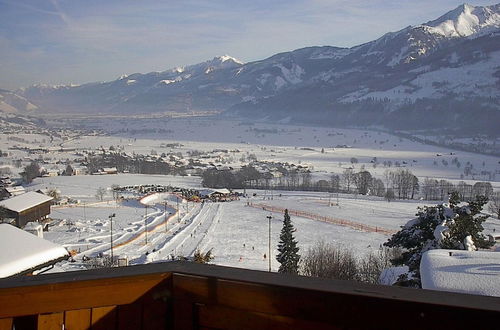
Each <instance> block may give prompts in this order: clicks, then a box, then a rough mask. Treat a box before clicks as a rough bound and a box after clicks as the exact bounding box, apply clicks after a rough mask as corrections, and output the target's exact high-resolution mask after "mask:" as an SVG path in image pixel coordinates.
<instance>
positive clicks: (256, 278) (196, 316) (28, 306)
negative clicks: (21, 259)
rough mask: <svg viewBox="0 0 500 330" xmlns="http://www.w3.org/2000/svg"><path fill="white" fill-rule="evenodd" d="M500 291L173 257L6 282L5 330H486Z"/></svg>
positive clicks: (1, 301)
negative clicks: (424, 286)
mask: <svg viewBox="0 0 500 330" xmlns="http://www.w3.org/2000/svg"><path fill="white" fill-rule="evenodd" d="M499 317H500V298H497V297H486V296H476V295H467V294H461V293H451V292H438V291H430V290H417V289H408V288H401V287H391V286H381V285H369V284H363V283H357V282H351V281H339V280H326V279H319V278H309V277H302V276H293V275H284V274H278V273H267V272H261V271H252V270H245V269H237V268H229V267H221V266H213V265H200V264H195V263H192V262H169V263H157V264H146V265H138V266H130V267H118V268H111V269H109V268H107V269H96V270H88V271H78V272H67V273H56V274H47V275H38V276H31V277H18V278H10V279H3V280H0V329H2V330H4V329H8V330H11V329H13V326H14V327H15V329H108V330H112V329H148V330H156V329H287V330H289V329H478V327H479V328H480V327H482V326H487V327H492V328H494V327H495V324H497V323H498V320H499Z"/></svg>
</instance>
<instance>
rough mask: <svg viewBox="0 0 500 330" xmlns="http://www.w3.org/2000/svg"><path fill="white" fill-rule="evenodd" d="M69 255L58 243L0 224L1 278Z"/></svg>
mask: <svg viewBox="0 0 500 330" xmlns="http://www.w3.org/2000/svg"><path fill="white" fill-rule="evenodd" d="M66 256H68V251H67V250H66V249H65V248H64V247H62V246H60V245H57V244H54V243H52V242H49V241H47V240H44V239H42V238H39V237H37V236H35V235H33V234H30V233H28V232H25V231H24V230H21V229H19V228H17V227H14V226H12V225H9V224H5V223H4V224H0V278H3V277H8V276H12V275H16V274H19V273H23V272H25V271H27V270H31V269H36V268H37V267H39V266H42V265H46V264H47V263H50V262H51V261H56V260H59V259H61V258H64V257H66Z"/></svg>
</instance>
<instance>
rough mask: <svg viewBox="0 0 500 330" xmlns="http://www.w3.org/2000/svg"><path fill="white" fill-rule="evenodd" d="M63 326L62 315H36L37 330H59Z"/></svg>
mask: <svg viewBox="0 0 500 330" xmlns="http://www.w3.org/2000/svg"><path fill="white" fill-rule="evenodd" d="M63 324H64V313H51V314H40V315H38V330H56V329H57V330H60V329H62V328H63Z"/></svg>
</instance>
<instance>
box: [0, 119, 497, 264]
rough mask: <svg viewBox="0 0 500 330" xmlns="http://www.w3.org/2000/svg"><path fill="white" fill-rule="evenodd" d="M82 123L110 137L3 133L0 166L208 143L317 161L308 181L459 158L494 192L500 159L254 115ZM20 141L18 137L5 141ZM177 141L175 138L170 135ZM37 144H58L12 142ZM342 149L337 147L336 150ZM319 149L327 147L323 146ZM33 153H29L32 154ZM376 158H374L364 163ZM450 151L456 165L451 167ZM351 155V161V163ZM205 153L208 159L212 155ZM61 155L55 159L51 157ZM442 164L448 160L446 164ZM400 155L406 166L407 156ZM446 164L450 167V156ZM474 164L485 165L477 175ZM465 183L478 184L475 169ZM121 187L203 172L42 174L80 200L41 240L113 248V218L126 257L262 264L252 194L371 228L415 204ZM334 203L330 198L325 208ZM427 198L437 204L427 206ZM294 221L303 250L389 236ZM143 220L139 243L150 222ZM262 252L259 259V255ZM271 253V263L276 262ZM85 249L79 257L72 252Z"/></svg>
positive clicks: (407, 215) (226, 157)
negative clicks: (185, 199) (208, 199)
mask: <svg viewBox="0 0 500 330" xmlns="http://www.w3.org/2000/svg"><path fill="white" fill-rule="evenodd" d="M79 123H80V124H81V125H82V126H85V127H86V128H91V129H92V128H97V129H103V130H104V131H106V132H107V133H109V134H110V136H86V135H81V136H76V137H71V138H70V139H65V140H64V141H63V140H62V139H55V140H53V141H50V139H49V138H48V137H47V136H44V135H37V134H24V133H19V134H8V135H7V134H0V148H1V150H2V151H3V152H8V154H9V155H8V156H7V157H2V159H1V160H0V166H9V167H10V168H11V169H12V171H13V172H14V173H17V172H19V171H20V170H21V169H22V167H16V166H14V162H13V160H14V159H22V166H24V165H25V164H27V163H28V162H29V161H30V159H33V157H40V158H41V159H43V160H45V163H46V164H44V166H47V167H49V168H50V167H53V168H64V166H65V165H64V162H65V160H66V159H68V158H69V159H73V158H74V157H76V155H75V152H68V151H65V152H60V151H56V149H57V147H60V146H61V145H62V146H63V147H65V148H75V149H77V150H89V149H96V148H101V147H103V148H106V149H107V148H109V147H110V146H115V147H117V146H120V147H121V148H123V150H124V151H125V152H127V153H132V152H135V153H140V154H150V153H151V152H152V151H154V152H155V153H157V154H161V153H163V152H166V153H168V152H181V153H182V154H183V155H184V156H187V153H188V151H192V150H199V151H207V152H208V151H213V150H214V149H227V150H233V151H235V152H233V153H223V152H219V153H217V152H215V153H212V154H211V156H210V157H213V159H212V160H214V161H215V159H216V158H218V161H217V162H223V163H224V164H225V165H228V166H235V167H238V166H241V165H243V164H246V161H245V162H243V161H240V158H242V156H244V157H248V156H249V155H251V154H255V155H256V156H257V158H258V159H259V160H269V161H286V162H291V163H295V164H307V165H309V166H311V167H312V168H313V176H314V177H315V179H319V178H326V177H327V176H329V175H330V174H332V173H337V174H340V173H342V172H343V171H344V170H345V168H347V167H351V166H353V167H354V169H355V171H358V170H360V169H361V168H362V166H365V167H366V169H367V170H369V171H370V172H371V173H372V174H374V175H375V176H378V177H382V176H383V173H384V171H385V170H387V169H389V167H388V166H383V163H384V162H389V161H390V162H392V164H393V165H392V167H390V169H394V168H395V164H396V162H399V163H400V165H401V166H402V167H403V166H405V167H407V168H409V169H410V170H411V171H412V172H413V173H414V174H415V175H417V176H419V178H420V179H421V180H422V179H423V178H426V177H430V178H436V179H447V180H451V181H454V182H457V181H459V180H460V179H461V178H460V176H461V174H462V173H463V168H464V166H465V164H466V163H469V164H472V165H473V168H474V171H475V172H477V173H479V174H477V175H476V176H475V177H474V179H475V180H485V179H486V178H487V177H492V174H494V175H493V177H492V178H491V180H492V181H491V183H492V185H493V187H494V188H496V189H500V158H498V157H492V156H484V155H478V154H473V153H466V152H460V151H455V150H451V149H446V148H441V147H435V146H428V145H423V144H420V143H416V142H413V141H409V140H405V139H400V138H399V137H395V136H392V135H389V134H386V133H382V132H374V131H365V130H356V129H334V128H324V127H323V128H315V127H304V126H302V127H301V126H292V125H271V124H249V123H243V122H240V121H231V120H217V121H214V120H209V119H204V118H188V119H186V118H182V119H169V118H155V119H147V118H143V119H139V118H134V119H132V120H130V119H126V118H121V119H116V118H107V119H106V118H100V119H99V120H95V121H92V120H87V121H86V120H81V121H80V122H79ZM12 138H15V139H12ZM173 143H179V144H180V146H179V147H171V146H168V145H169V144H173ZM14 145H18V146H21V147H23V146H42V147H53V149H52V151H49V152H47V153H45V154H43V155H28V154H27V153H26V152H25V151H22V150H9V149H8V148H9V147H12V146H14ZM340 146H342V147H340ZM322 149H324V153H323V152H321V150H322ZM30 157H31V158H30ZM374 157H376V158H377V162H378V163H379V165H378V166H376V167H374V165H373V164H372V163H371V161H372V160H373V159H374ZM455 157H456V158H457V159H458V160H459V162H460V164H461V166H460V167H459V166H456V165H453V164H452V160H453V159H454V158H455ZM351 158H356V159H357V161H358V163H356V164H351ZM212 160H210V161H212ZM58 161H60V164H57V162H58ZM443 161H444V162H443ZM405 163H406V164H405ZM445 164H447V165H445ZM481 172H484V173H489V174H480V173H481ZM467 179H469V180H465V181H468V183H470V184H473V183H474V182H475V181H474V180H472V178H471V177H468V178H467ZM113 184H118V185H138V184H163V185H172V186H180V187H186V188H189V187H192V188H196V187H200V186H201V179H200V178H199V177H175V176H162V175H132V174H119V175H102V176H72V177H61V176H60V177H51V178H38V179H36V180H35V181H34V183H33V184H31V185H29V186H28V187H26V188H27V190H37V189H45V188H57V189H58V190H60V192H61V194H62V195H63V196H67V197H71V198H73V199H76V200H79V201H80V204H79V205H78V206H76V207H54V208H53V210H52V214H51V216H52V218H54V219H55V221H54V223H53V226H52V227H51V229H50V231H49V232H48V233H46V238H47V239H49V240H51V241H53V242H56V243H60V244H63V245H64V246H66V247H67V248H68V249H70V250H76V251H80V254H79V255H78V256H77V258H76V259H77V260H80V259H81V257H82V256H83V255H84V254H85V255H96V254H99V253H105V254H107V253H109V248H110V229H111V228H110V223H109V216H110V215H111V214H115V217H114V218H113V232H114V235H113V237H114V242H115V245H118V246H117V248H116V250H115V254H116V255H122V256H123V255H126V256H128V258H129V260H130V262H131V263H132V264H133V263H144V262H155V261H158V260H166V259H169V258H170V257H171V255H176V256H177V255H183V256H189V255H192V253H193V252H194V251H195V250H196V249H201V250H202V251H207V250H208V249H213V253H214V255H215V259H214V262H215V263H217V264H221V265H229V266H235V267H245V268H252V269H262V270H265V269H267V267H268V260H269V252H268V221H267V218H266V217H267V216H268V215H269V212H266V211H263V210H260V209H256V208H253V207H248V206H247V203H248V202H254V203H264V204H266V205H270V206H278V207H285V208H289V209H294V210H299V211H307V212H311V213H314V214H317V215H318V216H329V217H335V218H340V219H345V220H349V221H354V222H358V223H363V224H366V225H370V226H378V227H381V228H387V229H390V230H397V229H398V227H399V226H400V225H402V224H404V223H406V221H408V220H410V219H412V218H413V217H414V215H415V213H416V212H417V207H418V206H421V205H423V204H424V202H422V201H393V202H391V203H388V202H386V201H384V200H382V199H379V198H375V197H362V196H358V197H355V196H353V195H340V196H338V198H337V196H336V195H333V196H329V195H328V194H321V193H309V192H281V197H280V196H279V194H280V192H274V193H273V194H274V195H273V198H272V199H269V198H268V197H269V196H268V195H267V196H266V199H264V196H263V194H264V193H263V192H262V191H257V196H256V197H255V198H251V200H246V199H245V200H241V201H237V202H231V203H220V204H211V203H206V204H204V205H200V204H198V205H191V204H190V205H189V206H188V205H187V203H181V204H180V212H179V213H176V212H177V210H176V208H177V201H176V200H175V197H173V196H171V195H170V196H169V195H161V196H159V197H158V200H156V201H153V202H152V203H151V205H148V208H147V210H146V207H145V206H144V205H142V204H140V203H139V202H138V201H137V198H139V197H140V196H138V195H134V194H127V195H126V196H125V197H127V198H129V200H128V201H126V202H124V203H120V204H116V203H115V202H114V201H113V199H112V194H111V190H110V187H111V186H112V185H113ZM99 187H103V188H106V189H107V194H106V195H105V196H104V201H102V202H101V201H98V200H97V199H96V196H95V195H96V190H97V189H98V188H99ZM164 199H166V200H167V210H166V212H167V213H170V214H167V216H169V220H168V223H167V224H165V218H166V214H165V204H164ZM329 203H330V204H333V206H329ZM429 204H435V202H433V203H429ZM281 220H282V216H281V215H280V214H277V213H274V214H273V218H272V221H271V222H272V223H271V224H272V235H271V242H272V243H271V246H272V247H273V249H274V248H275V247H276V245H277V242H278V236H279V231H280V229H281ZM292 221H293V223H294V225H295V226H296V228H297V232H296V235H297V240H298V241H299V246H300V248H301V251H302V252H301V253H305V251H306V250H307V248H308V247H310V246H312V245H314V244H316V243H317V242H319V241H321V240H323V241H325V242H334V243H336V244H339V245H341V246H345V247H349V248H351V249H353V250H354V251H355V252H356V253H357V254H358V255H360V256H362V255H363V254H365V253H367V252H369V251H371V250H374V249H377V248H378V247H379V246H380V244H382V243H383V242H385V241H386V240H387V238H388V236H387V235H384V234H381V233H377V232H375V233H374V232H364V231H360V230H356V229H352V228H350V227H344V226H339V225H334V224H330V223H324V222H320V221H316V220H312V219H308V218H300V217H296V216H294V217H292ZM496 222H498V221H497V220H496V221H495V220H489V221H488V223H487V224H486V225H485V227H486V229H487V231H488V232H489V231H498V230H500V227H498V225H497V223H496ZM146 226H147V228H148V240H147V244H146V237H145V236H146V235H145V228H146ZM264 254H266V258H264ZM275 255H276V251H275V250H274V251H272V252H271V256H272V267H273V269H277V264H276V261H275V258H274V256H275ZM79 258H80V259H79ZM80 266H81V265H80V264H79V263H78V262H77V263H74V264H66V265H65V266H64V268H65V269H75V268H78V267H80Z"/></svg>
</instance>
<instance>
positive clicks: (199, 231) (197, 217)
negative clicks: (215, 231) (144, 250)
mask: <svg viewBox="0 0 500 330" xmlns="http://www.w3.org/2000/svg"><path fill="white" fill-rule="evenodd" d="M219 208H220V205H219V204H212V203H206V204H198V205H196V207H195V208H194V209H193V210H191V212H190V213H189V214H188V215H187V216H186V217H185V219H183V220H182V222H181V223H184V224H185V227H184V228H182V230H179V231H177V232H176V233H175V235H174V236H173V237H172V238H171V239H170V240H169V241H168V243H166V244H164V245H163V246H162V247H161V248H159V249H158V250H157V251H154V252H152V253H150V254H149V255H148V256H147V260H148V261H149V262H152V261H158V260H164V259H167V258H168V256H172V255H173V256H183V257H191V256H193V254H194V253H195V252H196V250H197V249H198V247H199V245H200V243H201V242H202V240H203V239H204V238H205V237H206V235H207V233H208V232H209V231H210V230H211V227H212V226H213V223H214V222H215V221H217V219H218V217H219Z"/></svg>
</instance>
